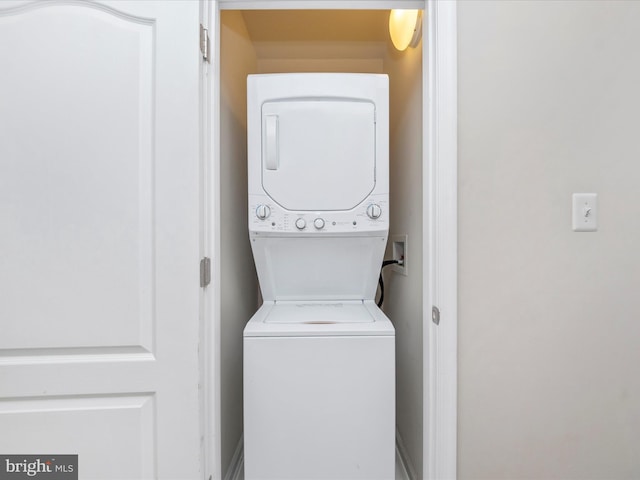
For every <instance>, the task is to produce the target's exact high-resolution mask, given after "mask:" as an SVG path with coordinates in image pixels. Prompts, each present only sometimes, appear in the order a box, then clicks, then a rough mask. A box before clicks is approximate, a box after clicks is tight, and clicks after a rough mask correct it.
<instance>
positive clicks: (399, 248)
mask: <svg viewBox="0 0 640 480" xmlns="http://www.w3.org/2000/svg"><path fill="white" fill-rule="evenodd" d="M408 250H409V242H408V240H407V235H392V236H391V255H392V257H391V258H393V259H394V260H400V259H401V258H402V260H403V264H402V265H397V264H396V265H393V266H392V267H391V269H392V271H394V272H396V273H399V274H400V275H405V276H406V275H407V274H408V266H407V252H408Z"/></svg>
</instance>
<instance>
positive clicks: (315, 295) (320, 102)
mask: <svg viewBox="0 0 640 480" xmlns="http://www.w3.org/2000/svg"><path fill="white" fill-rule="evenodd" d="M247 107H248V162H249V163H248V177H249V178H248V180H249V235H250V239H251V246H252V249H253V255H254V259H255V262H256V269H257V272H258V278H259V281H260V288H261V291H262V296H263V299H264V304H263V305H262V307H261V308H260V309H259V310H258V312H256V314H255V315H254V316H253V317H252V318H251V320H250V321H249V322H248V323H247V326H246V328H245V330H244V442H245V443H244V458H245V479H247V480H257V479H260V480H267V479H274V480H275V479H277V480H284V479H295V480H305V479H318V480H319V479H323V480H329V479H333V480H355V479H363V480H364V479H366V480H374V479H386V480H391V479H393V478H394V475H395V473H394V472H395V470H394V468H395V463H394V462H395V448H394V447H395V332H394V329H393V326H392V324H391V322H390V321H389V319H388V318H387V317H386V316H385V315H384V314H383V313H382V311H381V310H380V309H379V308H378V307H377V306H376V305H375V301H374V298H375V292H376V286H377V280H378V275H379V272H380V268H381V264H382V259H383V255H384V250H385V245H386V242H387V234H388V229H389V191H388V184H389V166H388V165H389V162H388V128H389V126H388V118H389V107H388V78H387V76H386V75H370V74H316V73H313V74H270V75H251V76H249V78H248V102H247Z"/></svg>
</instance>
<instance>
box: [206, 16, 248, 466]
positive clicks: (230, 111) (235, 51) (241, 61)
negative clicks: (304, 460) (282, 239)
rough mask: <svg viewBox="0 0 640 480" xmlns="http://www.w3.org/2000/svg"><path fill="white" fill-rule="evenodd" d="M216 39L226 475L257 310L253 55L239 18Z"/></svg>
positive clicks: (224, 24)
mask: <svg viewBox="0 0 640 480" xmlns="http://www.w3.org/2000/svg"><path fill="white" fill-rule="evenodd" d="M220 37H221V38H220V50H221V55H220V201H221V203H220V224H221V228H220V250H221V255H220V259H219V261H220V266H221V276H220V280H221V281H220V351H221V358H220V373H221V378H220V404H221V405H220V406H221V425H220V427H221V435H222V439H221V442H220V443H221V448H222V453H221V468H222V475H223V476H224V474H225V472H226V471H227V469H228V468H229V464H230V462H231V459H232V456H233V453H234V451H235V449H236V446H237V445H238V441H239V440H240V437H241V435H242V330H243V329H244V326H245V324H246V323H247V321H248V320H249V318H251V316H252V315H253V313H254V312H255V311H256V309H257V308H258V306H257V299H258V284H257V279H256V273H255V267H254V263H253V256H252V254H251V247H250V245H249V233H248V232H247V223H246V218H247V208H248V206H247V133H246V129H247V88H246V85H247V83H246V78H247V74H248V73H253V72H255V69H256V56H255V52H254V51H253V47H252V45H251V42H250V41H249V37H248V34H247V32H246V28H245V26H244V22H243V21H242V16H241V15H240V13H238V12H223V14H222V15H221V19H220ZM214 261H216V259H214Z"/></svg>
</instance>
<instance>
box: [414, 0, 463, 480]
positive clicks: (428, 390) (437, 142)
mask: <svg viewBox="0 0 640 480" xmlns="http://www.w3.org/2000/svg"><path fill="white" fill-rule="evenodd" d="M456 8H457V4H456V1H455V0H427V22H428V28H427V30H428V35H427V39H426V40H427V43H428V46H427V48H426V49H425V50H426V51H425V54H426V57H425V58H424V61H425V62H428V63H426V66H427V68H428V74H427V75H425V76H426V77H427V78H426V79H423V80H426V82H427V83H426V85H425V88H426V90H425V91H426V92H427V105H426V112H425V114H426V116H425V119H424V127H425V132H424V133H425V139H426V145H427V148H426V152H425V153H426V155H427V158H426V164H425V166H426V168H424V169H423V174H424V175H425V176H424V179H423V181H424V185H426V186H427V188H426V189H425V197H424V199H423V201H424V215H425V218H424V221H425V228H426V231H425V232H424V233H425V236H424V238H425V239H428V241H427V242H425V245H424V248H425V251H424V258H426V259H428V261H427V262H425V272H424V278H425V279H428V281H427V282H426V288H427V292H425V293H426V295H425V300H426V302H425V305H424V344H423V345H424V346H426V347H427V351H428V355H425V357H424V402H423V405H424V407H423V408H424V416H423V418H424V422H425V423H424V425H425V438H424V440H425V442H424V472H423V476H424V478H428V479H431V480H435V479H438V480H441V479H455V478H456V474H457V473H456V462H457V335H458V333H457V322H458V313H457V268H458V267H457V235H458V234H457V37H456V36H457V31H456ZM432 306H437V307H438V309H439V310H440V324H439V325H438V326H436V325H435V323H433V321H432V319H431V308H432ZM427 432H428V437H427Z"/></svg>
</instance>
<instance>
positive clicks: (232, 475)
mask: <svg viewBox="0 0 640 480" xmlns="http://www.w3.org/2000/svg"><path fill="white" fill-rule="evenodd" d="M224 480H244V435H241V436H240V440H238V445H236V449H235V451H234V452H233V457H231V463H230V464H229V468H228V469H227V473H225V475H224Z"/></svg>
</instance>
